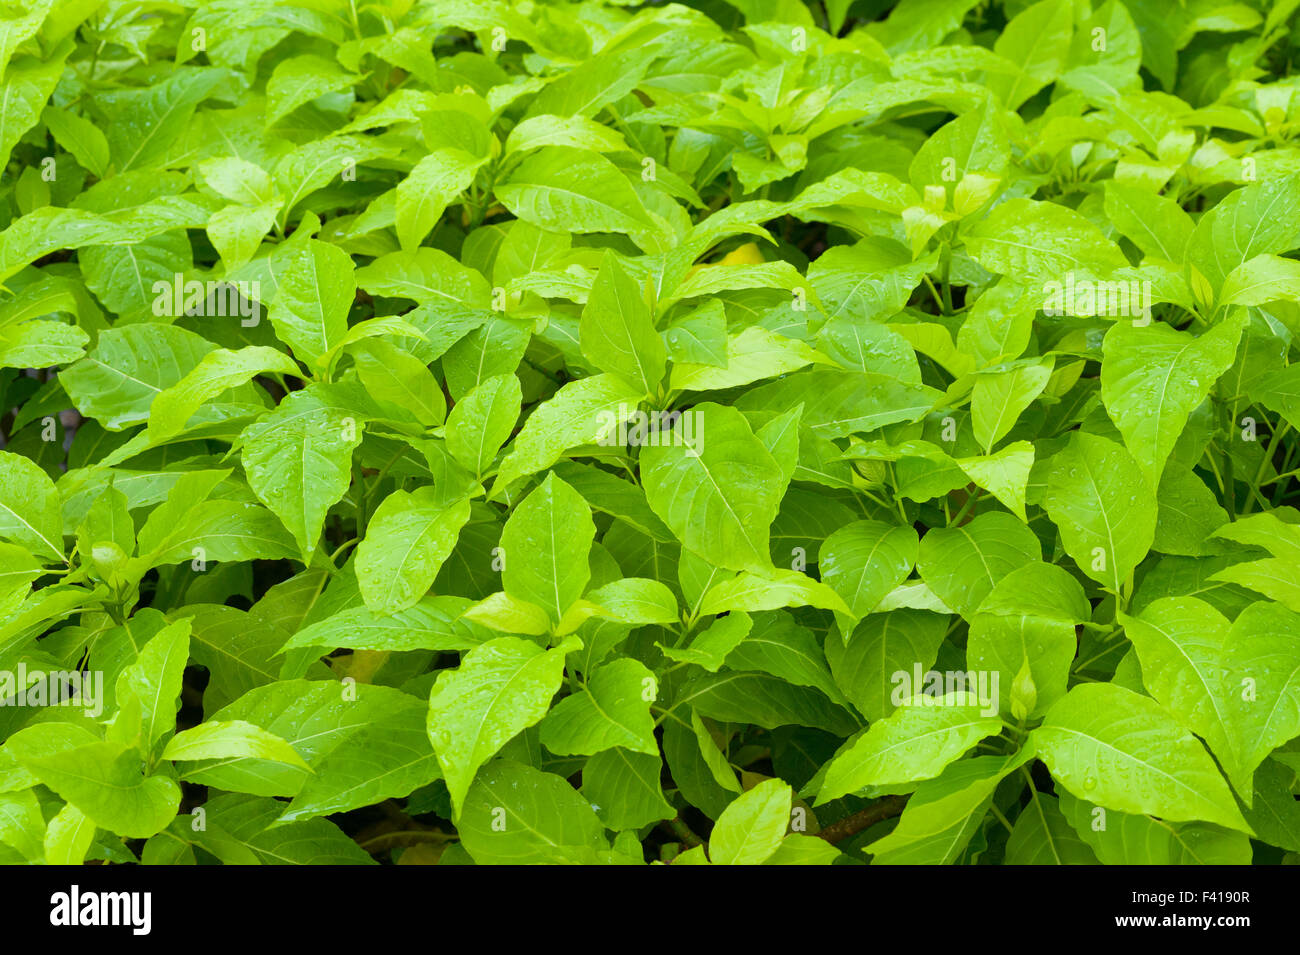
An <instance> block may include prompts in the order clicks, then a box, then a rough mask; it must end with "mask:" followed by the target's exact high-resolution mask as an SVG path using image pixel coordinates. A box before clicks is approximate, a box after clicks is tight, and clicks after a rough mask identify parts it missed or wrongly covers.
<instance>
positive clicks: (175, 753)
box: [162, 720, 310, 769]
mask: <svg viewBox="0 0 1300 955" xmlns="http://www.w3.org/2000/svg"><path fill="white" fill-rule="evenodd" d="M241 756H252V757H255V758H257V759H271V760H275V761H277V762H281V763H294V764H296V765H298V766H302V767H303V768H304V769H309V768H310V767H309V766H308V765H307V763H306V762H305V761H304V760H303V758H302V757H301V756H299V755H298V751H297V750H295V749H294V748H293V747H292V746H290V745H289V744H288V743H286V742H285V741H284V740H282V739H280V737H278V736H276V735H275V734H274V733H268V732H267V731H266V730H264V729H262V728H261V727H260V726H254V725H253V724H252V723H246V722H244V721H243V720H230V721H229V722H222V721H220V720H209V721H208V722H206V723H200V724H199V725H198V726H196V727H194V728H193V729H188V730H185V731H184V732H181V733H177V734H176V735H175V736H173V737H172V738H171V739H170V740H168V741H167V746H166V747H165V748H164V749H163V753H162V758H163V759H172V760H192V759H225V758H239V757H241Z"/></svg>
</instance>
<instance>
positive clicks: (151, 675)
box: [69, 619, 190, 835]
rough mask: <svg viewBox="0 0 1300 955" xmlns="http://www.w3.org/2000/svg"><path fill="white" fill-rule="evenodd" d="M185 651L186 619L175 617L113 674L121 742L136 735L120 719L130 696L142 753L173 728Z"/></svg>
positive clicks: (186, 657)
mask: <svg viewBox="0 0 1300 955" xmlns="http://www.w3.org/2000/svg"><path fill="white" fill-rule="evenodd" d="M189 653H190V622H189V620H188V619H184V620H178V621H176V622H175V623H172V624H168V625H167V626H166V627H163V629H162V630H160V631H158V633H157V634H155V635H154V636H153V637H152V638H150V640H149V642H148V643H146V644H145V645H144V648H143V649H141V650H140V654H139V656H137V657H136V659H135V662H134V663H132V664H131V665H130V666H128V667H127V668H126V669H124V670H123V671H122V673H121V674H120V675H119V676H118V678H117V700H118V703H119V705H121V707H122V711H121V712H120V713H119V719H118V723H117V724H115V726H114V733H115V735H117V734H118V733H119V730H120V733H121V735H120V736H119V738H120V740H121V741H122V742H137V737H136V736H135V735H133V734H132V733H131V726H130V725H129V724H124V723H123V722H122V720H123V719H124V717H125V714H126V712H127V702H128V700H134V701H135V702H136V703H137V704H138V706H139V711H138V717H137V718H138V719H139V720H140V724H139V727H138V730H137V732H138V745H139V748H140V751H141V752H142V753H144V754H145V755H146V756H147V755H148V754H149V752H150V750H152V748H153V745H154V743H156V742H157V741H158V740H160V739H162V738H163V737H164V736H166V735H167V734H168V733H172V732H174V731H175V729H176V713H177V711H178V710H179V709H180V705H181V699H180V698H181V683H182V680H183V678H184V676H185V664H186V662H187V661H188V660H189ZM69 801H70V802H71V801H72V800H69ZM87 815H91V816H93V813H89V812H88V813H87ZM101 825H102V823H101ZM107 828H110V829H111V828H113V827H112V826H108V827H107ZM151 835H152V833H151Z"/></svg>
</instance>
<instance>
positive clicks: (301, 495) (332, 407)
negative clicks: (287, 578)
mask: <svg viewBox="0 0 1300 955" xmlns="http://www.w3.org/2000/svg"><path fill="white" fill-rule="evenodd" d="M361 432H362V421H361V420H360V415H352V414H349V413H348V412H347V411H346V410H345V409H344V408H341V407H340V406H338V405H336V404H335V403H333V402H332V401H329V400H327V399H326V398H325V397H324V396H323V394H322V393H321V392H318V391H315V390H313V389H312V388H310V387H309V388H305V389H303V390H302V391H295V392H294V393H293V394H292V395H290V396H288V397H287V398H285V400H284V401H283V402H281V403H280V405H279V406H278V407H277V408H276V409H275V410H274V411H272V412H271V413H270V414H267V415H265V416H263V417H262V418H260V419H259V420H257V421H255V422H254V423H253V424H251V425H249V426H248V427H247V428H245V429H244V431H243V433H242V434H241V435H240V439H241V441H242V443H243V451H242V453H241V458H242V460H243V464H244V471H245V472H246V473H247V475H248V484H249V486H250V487H251V488H252V489H253V492H254V493H255V494H256V495H257V496H258V498H259V499H260V500H261V501H262V503H264V504H265V505H266V506H267V507H269V508H270V509H271V510H272V511H274V512H275V514H276V516H277V517H279V518H280V520H281V521H283V522H284V526H285V527H286V528H288V530H289V533H291V534H292V535H293V538H294V540H296V541H297V542H298V548H299V550H300V551H301V552H302V555H303V560H304V563H305V562H308V561H309V560H310V558H311V555H312V554H313V553H315V551H316V545H317V542H318V541H319V539H320V533H321V527H322V526H323V525H324V523H325V514H326V512H327V511H328V510H329V509H330V508H331V507H332V506H333V505H334V504H336V503H337V502H338V501H339V500H340V499H341V498H342V497H343V495H344V494H345V493H346V492H347V490H348V486H349V484H350V483H351V475H352V451H353V449H354V448H356V446H357V445H358V444H360V443H361Z"/></svg>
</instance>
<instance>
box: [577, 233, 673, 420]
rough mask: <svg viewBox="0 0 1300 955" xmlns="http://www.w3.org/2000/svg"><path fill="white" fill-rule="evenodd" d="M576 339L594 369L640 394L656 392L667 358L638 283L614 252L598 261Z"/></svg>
mask: <svg viewBox="0 0 1300 955" xmlns="http://www.w3.org/2000/svg"><path fill="white" fill-rule="evenodd" d="M578 333H579V338H580V340H581V342H582V353H583V355H585V356H586V357H587V358H588V359H590V361H591V362H592V364H594V365H595V366H596V367H597V368H599V369H600V370H601V371H604V372H608V373H610V374H614V375H618V376H619V377H621V378H623V379H624V380H625V381H627V383H628V384H630V385H632V386H633V387H634V388H635V389H636V390H638V391H640V392H641V393H642V394H645V395H653V394H654V393H655V392H656V390H657V389H658V387H659V383H660V382H661V381H662V380H663V377H664V371H665V369H666V368H667V357H668V352H667V349H666V348H665V347H664V343H663V341H662V340H661V339H660V338H659V333H658V332H656V331H655V326H654V315H653V313H652V311H651V308H650V305H649V304H648V303H647V302H646V299H645V292H644V291H643V289H642V286H641V283H639V282H638V281H637V278H636V276H635V274H634V273H632V272H630V271H629V270H628V268H627V266H626V265H625V264H624V263H623V261H622V260H621V259H620V258H619V257H618V256H617V255H615V254H614V253H613V252H606V253H605V254H604V256H603V257H602V258H601V260H600V271H599V272H597V273H596V281H595V283H594V284H593V285H592V286H591V293H590V294H589V295H588V296H587V304H586V305H585V306H584V307H583V309H582V323H581V325H580V326H579V329H578Z"/></svg>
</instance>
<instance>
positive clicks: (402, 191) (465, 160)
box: [397, 149, 487, 252]
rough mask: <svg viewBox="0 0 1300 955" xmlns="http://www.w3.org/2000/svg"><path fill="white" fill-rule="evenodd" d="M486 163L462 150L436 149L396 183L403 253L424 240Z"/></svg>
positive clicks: (481, 158)
mask: <svg viewBox="0 0 1300 955" xmlns="http://www.w3.org/2000/svg"><path fill="white" fill-rule="evenodd" d="M486 161H487V157H486V156H484V157H477V158H476V157H474V156H471V155H470V154H469V153H467V152H465V151H464V150H463V149H437V150H434V151H433V152H431V153H430V154H429V155H427V156H425V157H424V158H423V159H421V160H420V161H419V162H418V163H416V164H415V167H414V168H413V169H412V170H411V174H410V175H409V176H407V177H406V178H405V179H403V180H402V181H401V182H399V183H398V184H397V238H398V241H399V242H400V243H401V246H402V249H403V250H404V251H408V252H409V251H411V250H413V249H415V248H416V247H417V246H419V244H420V243H421V242H423V241H424V237H425V236H427V235H428V234H429V233H430V232H431V231H432V230H433V227H434V226H435V225H437V224H438V220H439V219H441V218H442V215H443V213H444V212H445V211H446V209H447V206H449V205H451V204H452V203H453V202H455V201H456V199H457V197H458V196H460V194H461V193H462V192H464V191H465V190H466V189H468V188H469V187H470V184H471V183H473V181H474V175H475V174H476V173H477V172H478V170H479V167H480V166H482V165H483V163H484V162H486Z"/></svg>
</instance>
